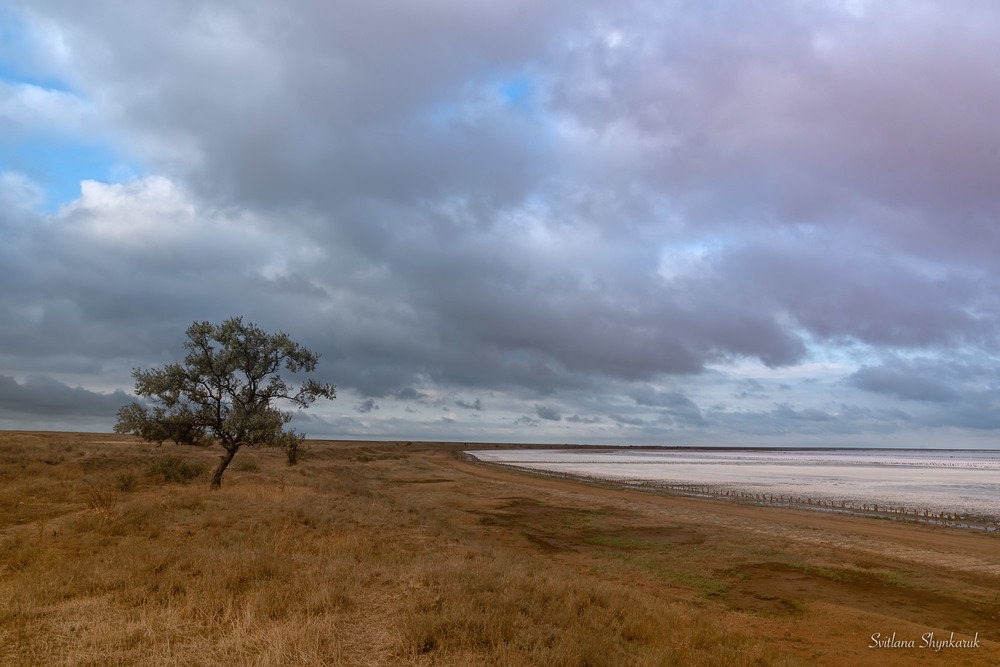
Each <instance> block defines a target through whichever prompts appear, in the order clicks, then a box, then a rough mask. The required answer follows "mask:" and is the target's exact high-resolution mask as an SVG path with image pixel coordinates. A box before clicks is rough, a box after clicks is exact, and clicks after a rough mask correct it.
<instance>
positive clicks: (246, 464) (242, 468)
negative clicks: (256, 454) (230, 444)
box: [233, 461, 260, 472]
mask: <svg viewBox="0 0 1000 667" xmlns="http://www.w3.org/2000/svg"><path fill="white" fill-rule="evenodd" d="M233 470H235V471H236V472H260V468H259V467H258V466H257V464H256V463H254V462H253V461H240V462H238V463H237V464H236V465H234V466H233Z"/></svg>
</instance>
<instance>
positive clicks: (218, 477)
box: [209, 445, 240, 489]
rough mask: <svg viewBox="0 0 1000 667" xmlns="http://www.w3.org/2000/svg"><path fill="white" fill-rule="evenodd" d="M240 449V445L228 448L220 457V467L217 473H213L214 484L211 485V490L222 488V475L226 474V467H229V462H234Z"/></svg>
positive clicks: (216, 470) (216, 469) (217, 468)
mask: <svg viewBox="0 0 1000 667" xmlns="http://www.w3.org/2000/svg"><path fill="white" fill-rule="evenodd" d="M239 448H240V446H239V445H233V446H231V447H227V448H226V453H225V454H223V455H222V456H221V457H219V465H218V466H217V467H216V468H215V472H213V473H212V483H211V484H210V485H209V488H211V489H221V488H222V473H224V472H226V466H228V465H229V462H230V461H232V460H233V457H234V456H236V450H237V449H239Z"/></svg>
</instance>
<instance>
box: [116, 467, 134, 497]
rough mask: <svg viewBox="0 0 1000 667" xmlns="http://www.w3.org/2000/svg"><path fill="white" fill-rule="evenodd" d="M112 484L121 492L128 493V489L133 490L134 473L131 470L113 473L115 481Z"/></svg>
mask: <svg viewBox="0 0 1000 667" xmlns="http://www.w3.org/2000/svg"><path fill="white" fill-rule="evenodd" d="M112 486H113V487H114V488H116V489H118V490H119V491H121V492H122V493H128V492H129V491H135V487H136V481H135V475H133V474H132V471H130V470H129V471H126V472H120V473H118V474H117V475H115V481H114V483H113V484H112Z"/></svg>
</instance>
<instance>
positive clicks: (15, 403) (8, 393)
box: [0, 375, 134, 423]
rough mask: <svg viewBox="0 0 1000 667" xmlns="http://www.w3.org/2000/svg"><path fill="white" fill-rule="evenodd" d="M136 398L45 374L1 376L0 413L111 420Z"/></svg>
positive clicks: (5, 414)
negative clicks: (19, 377)
mask: <svg viewBox="0 0 1000 667" xmlns="http://www.w3.org/2000/svg"><path fill="white" fill-rule="evenodd" d="M132 400H134V399H133V397H132V396H129V395H128V394H126V393H125V392H122V391H116V392H114V393H111V394H102V393H100V392H94V391H88V390H86V389H83V388H82V387H69V386H67V385H65V384H63V383H62V382H59V381H57V380H53V379H52V378H49V377H45V376H41V375H32V376H29V377H27V378H26V379H25V380H24V382H18V381H17V380H16V379H15V378H12V377H10V376H7V375H0V415H2V416H3V417H4V418H11V417H14V416H29V417H39V416H48V417H60V418H63V417H98V418H102V419H104V420H106V421H107V422H108V423H110V422H111V421H112V420H113V418H114V414H115V413H116V412H117V411H118V409H119V408H121V407H122V406H123V405H125V404H127V403H130V402H131V401H132Z"/></svg>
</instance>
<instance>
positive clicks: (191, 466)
mask: <svg viewBox="0 0 1000 667" xmlns="http://www.w3.org/2000/svg"><path fill="white" fill-rule="evenodd" d="M207 468H208V466H206V465H205V464H204V463H197V462H195V461H187V460H185V459H182V458H181V457H179V456H164V457H162V458H159V459H156V460H155V461H153V462H152V463H150V464H149V465H148V466H147V467H146V477H153V478H157V479H160V480H161V481H164V482H181V483H185V482H190V481H191V480H192V479H194V478H196V477H198V476H199V475H201V474H203V473H204V472H205V470H207Z"/></svg>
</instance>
